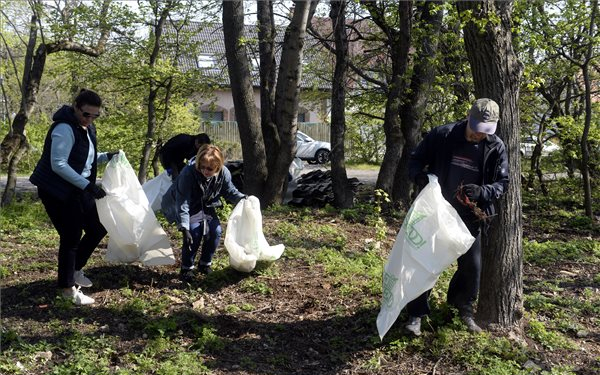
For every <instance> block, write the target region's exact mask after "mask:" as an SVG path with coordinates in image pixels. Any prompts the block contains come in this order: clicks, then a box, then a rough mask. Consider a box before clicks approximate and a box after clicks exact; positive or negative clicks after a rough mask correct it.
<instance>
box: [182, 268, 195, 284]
mask: <svg viewBox="0 0 600 375" xmlns="http://www.w3.org/2000/svg"><path fill="white" fill-rule="evenodd" d="M179 280H181V281H184V282H186V283H190V282H192V281H194V280H196V271H195V270H184V269H182V270H181V271H179Z"/></svg>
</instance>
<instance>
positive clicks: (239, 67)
mask: <svg viewBox="0 0 600 375" xmlns="http://www.w3.org/2000/svg"><path fill="white" fill-rule="evenodd" d="M243 29H244V4H243V1H241V0H235V1H224V2H223V36H224V39H225V56H226V57H227V69H228V72H229V80H230V82H231V94H232V96H233V104H234V107H235V114H236V120H237V123H238V128H239V131H240V139H241V142H242V157H243V159H244V193H246V194H248V195H254V196H257V197H259V198H261V202H262V203H263V206H264V205H265V203H268V201H265V200H264V196H263V186H264V182H265V180H266V178H267V165H266V157H265V146H264V140H263V136H262V132H261V128H260V123H259V120H258V113H257V111H256V107H255V106H254V92H253V89H252V80H251V76H250V66H249V62H248V55H247V53H246V47H245V45H244V43H242V40H243V37H244V33H243ZM288 165H289V163H288Z"/></svg>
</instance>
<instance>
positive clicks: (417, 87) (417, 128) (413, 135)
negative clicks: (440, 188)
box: [392, 1, 443, 207]
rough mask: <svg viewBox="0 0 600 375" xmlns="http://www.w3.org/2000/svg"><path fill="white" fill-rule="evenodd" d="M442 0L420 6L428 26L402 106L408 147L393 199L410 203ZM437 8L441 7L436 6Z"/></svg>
mask: <svg viewBox="0 0 600 375" xmlns="http://www.w3.org/2000/svg"><path fill="white" fill-rule="evenodd" d="M439 4H440V2H439V1H436V2H434V1H428V2H426V3H422V4H420V5H419V6H418V8H419V12H417V13H418V14H421V19H420V24H421V26H420V27H422V28H425V29H427V30H428V32H427V34H426V35H425V36H424V37H423V39H422V41H421V48H420V49H419V50H418V52H417V54H416V56H415V58H414V60H415V66H414V68H413V74H412V79H411V84H410V89H409V90H408V91H407V92H406V94H405V98H404V100H403V103H402V105H401V107H400V123H401V129H402V134H403V136H404V147H403V148H402V154H401V157H400V161H399V162H398V167H397V168H396V175H395V177H394V187H393V189H392V199H393V200H394V201H395V202H398V201H400V202H402V203H404V205H405V206H406V207H409V206H410V193H411V184H410V182H409V181H410V180H409V178H408V160H409V158H410V153H411V152H412V151H413V150H414V149H415V147H416V146H417V144H418V143H419V140H420V138H421V127H422V126H423V119H422V116H423V113H424V112H425V107H426V105H427V98H428V97H429V95H428V93H429V89H430V87H431V84H432V83H433V80H434V78H435V64H434V62H433V60H434V59H435V55H436V53H437V49H438V38H439V34H440V29H441V26H442V19H443V12H442V11H441V9H439ZM436 8H438V9H437V10H436Z"/></svg>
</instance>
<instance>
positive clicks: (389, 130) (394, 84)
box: [361, 1, 413, 196]
mask: <svg viewBox="0 0 600 375" xmlns="http://www.w3.org/2000/svg"><path fill="white" fill-rule="evenodd" d="M361 4H363V5H364V6H365V7H366V8H367V10H368V11H369V14H370V15H371V17H372V18H373V22H375V24H377V26H379V28H381V30H382V31H383V32H384V33H385V35H386V38H387V44H388V45H387V47H388V49H389V54H390V58H391V64H392V76H391V77H390V79H389V82H390V84H389V86H388V89H387V101H386V105H385V115H384V121H383V130H384V133H385V147H386V149H385V154H384V156H383V161H382V163H381V167H380V169H379V175H378V176H377V182H376V183H375V187H376V188H377V189H382V190H383V191H385V192H386V193H388V194H390V196H391V194H392V188H393V185H394V175H395V174H396V170H397V168H398V163H399V161H400V157H401V155H402V148H403V145H404V138H403V136H402V130H401V128H400V116H399V115H400V106H401V104H402V103H401V98H402V93H403V92H404V90H405V89H406V86H407V83H406V78H405V74H406V70H407V68H408V62H409V52H410V40H411V29H412V5H413V2H412V1H399V2H398V5H397V6H398V17H399V21H398V23H399V30H396V28H395V27H394V26H390V25H389V24H388V20H387V19H386V13H387V10H386V9H385V4H376V3H375V2H371V1H361Z"/></svg>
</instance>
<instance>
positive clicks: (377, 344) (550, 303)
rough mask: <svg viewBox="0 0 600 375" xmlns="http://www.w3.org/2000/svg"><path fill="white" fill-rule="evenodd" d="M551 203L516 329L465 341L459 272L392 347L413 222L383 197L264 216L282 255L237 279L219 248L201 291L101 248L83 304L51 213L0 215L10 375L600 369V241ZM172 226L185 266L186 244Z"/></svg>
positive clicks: (540, 217)
mask: <svg viewBox="0 0 600 375" xmlns="http://www.w3.org/2000/svg"><path fill="white" fill-rule="evenodd" d="M369 194H371V192H363V196H368V195H369ZM544 204H545V203H544V201H543V199H541V198H535V197H532V198H531V199H530V200H528V201H527V202H526V203H525V204H524V220H523V222H524V244H525V245H524V248H525V251H526V253H525V255H524V264H523V286H524V291H523V292H524V296H523V299H524V304H525V309H524V317H523V319H522V321H521V325H520V326H519V327H518V328H517V329H513V330H511V331H510V332H506V331H503V330H494V329H493V328H491V327H488V329H487V331H486V332H484V333H482V334H471V333H469V332H468V331H466V328H465V326H464V325H462V323H461V322H460V321H459V320H458V319H456V318H453V317H452V313H451V311H449V309H448V306H447V305H446V304H445V302H444V300H445V290H446V288H447V284H448V280H449V278H450V276H451V274H452V271H453V269H450V270H447V271H446V272H445V273H444V274H443V275H442V277H441V278H440V280H439V282H438V284H437V285H436V288H435V289H434V292H433V293H432V308H433V310H434V312H433V313H432V315H431V316H430V317H429V318H428V319H426V320H425V321H424V323H423V330H424V333H423V335H422V336H421V337H418V338H414V337H411V336H409V335H408V334H407V333H406V332H405V331H404V330H403V328H402V327H403V323H404V321H405V319H406V316H405V314H404V313H402V314H401V316H400V317H399V318H398V320H397V322H396V323H395V324H394V326H392V328H391V330H390V331H389V332H388V334H387V335H386V336H385V337H384V339H383V341H381V340H380V339H379V337H378V334H377V328H376V326H375V320H376V317H377V314H378V312H379V308H380V300H381V271H382V267H383V264H384V263H385V261H386V259H387V256H388V254H389V251H390V249H391V248H392V245H393V242H394V240H395V237H396V235H397V232H398V229H399V228H400V226H401V223H402V215H401V214H396V215H388V216H385V217H384V219H385V220H383V221H382V220H378V218H377V216H376V213H375V214H374V213H373V212H372V211H370V210H372V208H373V203H372V202H364V204H362V205H359V206H358V207H357V208H355V209H353V210H349V211H344V212H339V211H338V210H334V209H327V208H325V209H309V208H296V209H294V208H289V207H279V208H276V209H271V210H267V211H265V212H264V213H263V215H264V217H263V219H264V232H265V235H266V237H267V239H268V241H269V243H270V244H272V245H274V244H278V243H284V244H285V245H286V251H285V252H284V254H283V256H282V258H281V259H279V260H277V261H275V262H273V263H259V265H258V266H257V268H256V269H255V270H254V271H253V272H251V273H248V274H246V273H239V272H237V271H235V270H233V269H231V268H230V267H229V263H228V258H227V252H226V250H225V249H224V248H223V247H220V249H219V250H218V253H217V256H216V262H215V265H214V268H215V272H213V273H212V274H210V275H208V276H201V277H198V279H197V280H195V281H194V282H192V283H183V282H181V281H180V280H179V279H178V271H179V269H178V264H176V265H173V266H161V267H153V268H150V267H142V266H138V265H111V264H108V263H106V262H105V261H104V260H103V256H104V254H105V252H106V243H107V241H106V240H104V241H103V242H102V244H101V245H100V247H99V249H98V250H97V251H96V252H95V253H94V255H93V257H92V259H91V260H90V262H89V264H88V266H87V267H86V269H85V271H86V275H87V276H89V278H90V279H91V280H92V281H93V282H94V285H93V287H91V288H89V289H85V292H86V294H89V295H90V296H92V297H93V298H95V300H96V303H95V304H94V305H92V306H86V307H74V306H72V305H71V304H69V303H66V302H65V301H64V300H62V299H60V298H57V297H56V289H55V280H56V244H57V243H58V238H57V236H56V234H55V232H54V231H53V228H52V226H51V224H50V223H49V221H48V219H47V218H46V217H45V216H44V215H45V214H44V211H43V207H41V205H40V204H39V202H37V201H35V202H32V201H24V202H22V203H17V204H16V206H15V208H14V209H12V211H11V210H5V211H4V212H2V211H0V213H1V215H0V218H1V220H2V221H0V224H2V225H1V226H0V265H1V266H0V272H1V277H2V279H1V281H2V289H1V294H0V303H1V315H0V318H1V323H2V331H1V332H2V338H1V348H0V349H1V351H2V353H1V355H0V373H2V374H45V373H52V374H184V373H190V374H198V373H206V374H215V375H221V374H236V375H245V374H248V375H250V374H272V375H285V374H319V375H334V374H435V375H439V374H466V373H469V374H501V373H502V374H521V373H523V374H527V373H540V374H582V375H583V374H598V373H600V330H599V321H600V318H599V316H600V291H599V290H600V289H599V288H600V230H598V224H597V223H596V224H592V225H588V226H586V225H583V224H581V223H580V224H577V223H578V221H577V220H579V221H582V219H580V216H572V215H571V216H569V212H559V211H557V210H550V209H548V208H547V207H548V206H545V205H544ZM563 211H564V208H563ZM566 211H568V210H566ZM583 221H584V220H583ZM163 224H164V223H163ZM224 224H225V223H224ZM584 224H585V223H584ZM164 226H165V229H166V230H167V232H168V233H169V235H170V238H171V244H172V246H173V249H174V252H175V256H176V259H177V260H179V259H180V238H179V234H178V232H177V231H176V230H175V228H174V227H172V226H169V225H166V224H164ZM224 230H225V231H226V228H224ZM378 230H379V235H382V237H380V239H378V238H377V237H378V234H377V231H378ZM382 231H383V232H382Z"/></svg>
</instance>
